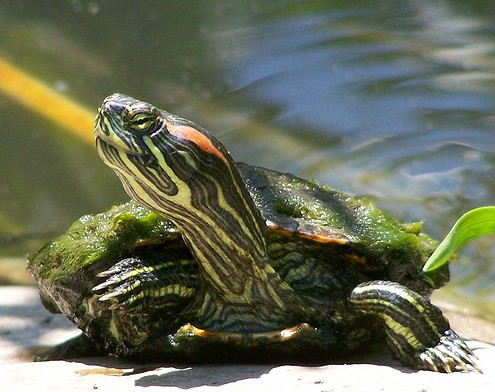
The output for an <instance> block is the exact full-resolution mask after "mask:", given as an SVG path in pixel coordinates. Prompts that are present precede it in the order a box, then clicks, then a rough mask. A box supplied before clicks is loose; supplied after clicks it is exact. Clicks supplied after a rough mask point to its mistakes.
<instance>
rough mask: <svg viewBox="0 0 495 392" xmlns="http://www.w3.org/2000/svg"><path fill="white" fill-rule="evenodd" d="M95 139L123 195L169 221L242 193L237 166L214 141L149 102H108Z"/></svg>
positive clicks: (125, 98)
mask: <svg viewBox="0 0 495 392" xmlns="http://www.w3.org/2000/svg"><path fill="white" fill-rule="evenodd" d="M95 137H96V145H97V150H98V153H99V155H100V157H101V158H102V159H103V161H104V162H105V163H106V164H107V165H108V166H110V167H111V168H112V169H113V170H114V171H115V172H116V173H117V175H118V176H119V178H120V179H121V181H122V183H123V185H124V188H125V190H126V191H127V193H128V194H129V195H130V196H131V197H132V198H134V199H136V200H137V201H138V202H140V203H141V204H143V205H145V206H147V207H148V208H150V209H152V210H155V211H157V212H160V213H162V214H164V215H166V216H167V217H169V218H171V219H172V220H174V218H175V219H176V220H178V221H179V220H180V219H179V216H180V215H181V214H180V213H179V214H177V210H178V209H179V210H182V209H185V208H187V207H194V205H195V204H203V205H204V204H207V203H208V201H214V200H218V198H219V197H224V198H226V199H236V197H234V195H229V194H228V193H229V192H232V191H233V192H238V193H239V192H242V190H241V191H240V188H243V184H242V180H241V178H240V175H239V173H238V171H237V169H236V167H235V163H234V162H233V160H232V158H231V157H230V155H229V153H228V152H227V150H226V149H225V148H224V147H223V146H222V145H221V144H220V142H218V140H216V139H215V138H214V137H213V136H212V135H211V134H210V133H209V132H207V131H206V130H204V129H202V128H200V127H198V126H196V125H195V124H193V123H192V122H190V121H188V120H185V119H182V118H180V117H177V116H173V115H171V114H169V113H167V112H165V111H163V110H160V109H158V108H156V107H154V106H153V105H151V104H149V103H147V102H142V101H139V100H136V99H134V98H132V97H129V96H126V95H123V94H113V95H111V96H109V97H107V98H106V99H105V101H104V102H103V104H102V106H101V107H100V109H99V112H98V116H97V119H96V123H95ZM243 196H245V195H243ZM237 199H238V197H237ZM178 205H180V207H178ZM215 209H216V208H215ZM176 223H177V224H178V225H179V226H180V222H176Z"/></svg>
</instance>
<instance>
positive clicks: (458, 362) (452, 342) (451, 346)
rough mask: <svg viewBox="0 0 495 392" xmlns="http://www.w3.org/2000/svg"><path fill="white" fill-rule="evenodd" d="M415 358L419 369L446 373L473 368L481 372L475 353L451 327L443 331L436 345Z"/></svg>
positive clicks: (466, 370)
mask: <svg viewBox="0 0 495 392" xmlns="http://www.w3.org/2000/svg"><path fill="white" fill-rule="evenodd" d="M417 358H418V368H420V369H425V370H432V371H435V372H441V371H444V372H446V373H452V372H453V371H455V370H460V371H464V372H469V371H472V370H475V371H477V372H479V373H483V372H482V371H481V369H480V368H479V366H478V364H477V360H478V358H477V357H476V355H475V354H474V353H473V352H472V351H471V349H470V348H469V347H468V346H467V344H466V343H465V342H464V341H463V340H462V339H461V338H460V337H459V336H458V335H457V334H456V333H455V332H454V331H453V330H452V329H449V330H447V331H445V332H444V334H443V336H441V337H440V340H439V342H438V343H437V345H436V346H434V347H429V348H427V349H426V350H424V351H423V352H421V353H420V354H418V357H417Z"/></svg>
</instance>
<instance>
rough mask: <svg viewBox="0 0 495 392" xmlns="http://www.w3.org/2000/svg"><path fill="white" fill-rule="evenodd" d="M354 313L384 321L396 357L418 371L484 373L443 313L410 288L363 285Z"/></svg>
mask: <svg viewBox="0 0 495 392" xmlns="http://www.w3.org/2000/svg"><path fill="white" fill-rule="evenodd" d="M350 303H351V306H352V308H353V310H354V311H356V312H358V313H362V314H366V315H371V316H374V317H377V318H379V319H381V320H382V321H383V324H384V329H385V334H386V336H387V341H388V343H389V346H390V348H391V350H392V353H393V354H394V356H395V357H397V358H398V359H399V360H400V361H401V362H403V363H404V364H406V365H408V366H411V367H413V368H417V369H425V370H432V371H444V372H448V373H450V372H452V371H455V370H463V371H468V370H470V369H472V370H476V371H479V372H481V370H480V369H479V367H478V365H477V364H476V360H477V358H476V356H475V355H474V354H473V352H472V351H471V350H470V349H469V348H468V347H467V345H466V343H465V342H464V341H463V340H462V339H461V338H460V337H459V336H458V335H457V334H456V333H455V332H454V331H453V330H452V329H451V328H450V325H449V322H448V321H447V319H446V318H445V317H444V316H443V314H442V312H441V310H440V309H438V308H437V307H436V306H435V305H433V304H432V303H431V302H430V301H429V299H427V298H424V297H423V296H421V295H419V294H418V293H416V292H414V291H412V290H410V289H408V288H407V287H405V286H403V285H401V284H398V283H394V282H388V281H372V282H366V283H362V284H360V285H358V286H356V287H355V288H354V290H352V292H351V295H350Z"/></svg>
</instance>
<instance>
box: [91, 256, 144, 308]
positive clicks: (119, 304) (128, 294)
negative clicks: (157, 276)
mask: <svg viewBox="0 0 495 392" xmlns="http://www.w3.org/2000/svg"><path fill="white" fill-rule="evenodd" d="M137 264H138V261H137V260H135V259H125V260H122V261H119V262H118V263H117V264H115V265H114V266H112V267H111V268H110V269H108V270H106V271H103V272H100V273H99V274H98V275H97V276H98V277H100V278H107V279H106V280H105V281H104V282H102V283H100V284H98V285H96V286H94V287H93V289H92V291H93V292H94V293H95V294H101V296H100V297H99V298H98V300H99V301H100V302H106V301H112V302H113V303H112V304H111V305H110V306H109V307H108V309H109V310H115V309H124V308H125V310H127V311H130V312H132V311H136V310H137V309H138V308H140V306H139V302H140V301H139V299H141V297H142V295H140V294H141V290H139V286H140V285H141V281H140V280H139V279H138V278H137V277H136V275H137V273H136V267H137ZM141 272H143V271H141Z"/></svg>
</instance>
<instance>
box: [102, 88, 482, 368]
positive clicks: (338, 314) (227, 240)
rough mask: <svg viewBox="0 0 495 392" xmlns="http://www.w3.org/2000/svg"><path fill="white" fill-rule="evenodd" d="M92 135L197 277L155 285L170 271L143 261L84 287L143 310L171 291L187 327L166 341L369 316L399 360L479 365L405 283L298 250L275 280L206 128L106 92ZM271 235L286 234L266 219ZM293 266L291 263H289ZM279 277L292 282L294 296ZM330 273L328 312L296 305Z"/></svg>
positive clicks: (241, 194) (246, 339) (248, 340)
mask: <svg viewBox="0 0 495 392" xmlns="http://www.w3.org/2000/svg"><path fill="white" fill-rule="evenodd" d="M95 136H96V145H97V149H98V153H99V155H100V156H101V158H102V159H103V161H104V162H105V163H106V164H107V165H108V166H109V167H111V168H112V169H113V170H114V171H115V172H116V173H117V175H118V176H119V178H120V179H121V181H122V183H123V186H124V188H125V189H126V191H127V193H128V194H129V195H130V196H131V197H132V198H133V199H135V200H136V201H138V202H139V203H141V204H142V205H144V206H146V207H148V208H150V209H151V210H154V211H156V212H158V213H159V214H162V215H163V216H165V217H167V218H169V219H170V220H171V221H173V222H174V223H175V224H176V225H177V227H178V228H179V230H180V232H181V233H182V235H183V238H184V240H185V242H186V244H187V245H188V247H189V248H190V250H191V251H192V253H193V255H194V257H195V260H196V261H197V263H198V274H197V276H199V279H198V280H199V283H198V285H197V286H195V287H194V288H193V287H191V286H189V285H187V284H183V283H181V282H175V281H172V282H166V283H161V284H160V285H158V286H156V285H155V284H154V283H153V282H152V283H149V281H148V280H146V276H147V274H148V273H149V272H152V273H153V274H154V275H155V277H157V276H158V277H159V276H162V272H160V271H167V269H168V268H169V265H168V263H166V262H165V263H164V264H160V263H156V264H153V267H152V268H151V270H149V271H148V270H147V269H146V267H144V268H143V267H141V266H132V267H131V268H127V267H126V266H123V271H120V270H119V268H117V271H115V269H114V268H112V269H111V270H109V271H105V272H104V273H102V274H101V276H102V277H108V279H107V281H106V282H104V283H102V284H100V285H98V286H97V287H96V288H95V290H96V291H98V290H102V291H105V290H107V289H109V290H108V294H105V295H103V296H102V297H100V298H101V299H102V300H104V301H105V300H117V303H116V304H115V305H113V306H112V308H118V307H122V308H123V309H125V310H126V309H136V302H138V305H137V310H138V311H139V309H140V308H139V306H140V305H139V301H148V304H145V305H143V309H150V308H156V307H157V306H156V303H157V302H164V303H165V306H164V308H165V309H166V308H167V306H168V305H169V304H174V303H177V300H178V299H184V300H190V301H192V302H191V303H190V304H189V306H188V307H187V308H186V309H185V310H184V311H181V312H180V315H178V316H180V319H181V320H182V321H184V320H187V322H188V323H189V322H190V323H193V324H194V325H191V324H185V325H184V326H183V327H182V328H179V330H178V331H177V333H176V334H175V335H170V336H169V338H170V339H171V340H170V341H171V342H174V341H178V340H176V339H179V340H180V339H183V338H186V339H189V338H190V337H191V336H192V335H194V336H196V337H198V338H204V339H205V340H208V341H210V342H211V341H217V342H233V343H235V344H240V345H244V346H250V345H253V344H257V343H256V342H258V343H263V342H270V341H277V340H280V341H285V340H286V339H287V340H289V339H293V338H294V339H296V338H297V336H298V333H296V332H297V331H302V332H301V333H302V334H305V333H306V332H307V331H309V332H310V333H311V334H312V335H311V339H313V338H315V339H317V338H324V335H325V334H323V335H321V336H320V335H319V332H318V331H319V329H315V328H312V327H311V326H309V325H307V324H304V321H309V320H310V319H311V320H313V321H314V320H320V321H319V322H318V321H317V322H316V323H317V325H316V327H320V325H319V324H318V323H322V324H325V318H330V319H332V320H331V322H332V323H334V324H332V323H331V324H330V328H329V330H328V332H330V335H331V334H332V332H333V330H332V328H333V327H332V326H334V327H335V329H337V330H339V329H340V327H343V328H342V331H346V332H345V333H346V334H347V335H345V336H341V335H339V336H341V337H342V338H343V339H348V342H351V343H352V342H354V340H356V339H358V341H359V336H361V335H362V333H363V332H369V331H365V330H366V329H367V327H368V326H370V324H369V320H365V319H367V318H368V317H366V316H372V317H375V318H378V319H381V320H382V321H383V325H384V330H385V333H386V336H387V340H388V342H389V345H390V347H391V349H392V351H393V353H394V354H395V355H396V356H397V357H398V358H399V359H400V360H401V361H402V362H403V363H405V364H408V365H410V366H412V367H417V368H424V369H430V370H435V371H441V370H444V371H447V372H450V371H451V370H454V369H456V368H460V369H463V370H466V369H468V368H474V369H476V370H479V368H478V367H477V366H476V363H475V362H474V358H475V356H474V355H473V353H472V352H471V351H470V350H469V348H468V347H467V346H466V345H465V343H464V342H463V341H462V340H461V339H459V338H458V337H457V335H456V334H455V333H454V332H453V331H452V330H451V329H450V327H449V323H448V321H447V320H446V319H445V318H444V317H443V315H442V314H441V312H440V310H439V309H438V308H436V307H435V306H434V305H432V304H431V303H430V302H429V301H428V300H427V299H424V298H423V297H421V296H420V295H419V294H417V293H415V292H413V291H411V290H409V289H408V288H407V287H405V286H402V285H400V284H398V283H393V282H387V281H373V282H367V283H362V284H360V285H358V286H356V287H354V289H352V291H351V289H350V287H352V286H353V285H355V284H357V283H358V282H359V281H362V280H357V279H358V277H357V275H356V276H355V278H356V279H354V275H352V274H347V272H349V271H347V270H345V274H344V275H345V276H344V275H337V273H338V272H336V271H328V274H325V273H323V272H325V271H326V270H327V268H328V265H323V264H322V269H321V270H319V269H317V268H314V267H311V268H310V267H308V266H309V264H307V256H308V255H307V254H305V252H304V250H303V252H302V253H301V258H297V260H294V261H293V262H292V263H288V264H287V268H284V267H283V266H280V265H279V266H278V267H279V272H280V273H281V275H282V276H283V277H284V281H282V279H281V278H280V276H279V275H278V274H277V273H276V272H275V271H274V269H273V267H272V266H271V264H270V260H269V257H268V255H267V245H266V240H265V235H266V233H265V231H266V225H265V222H264V221H263V219H262V218H261V215H260V212H259V211H258V209H257V208H256V206H255V205H254V203H253V200H252V199H251V197H250V195H249V193H248V191H247V189H246V187H245V185H244V183H243V181H242V178H241V176H240V174H239V171H238V169H237V167H236V165H235V163H234V162H233V160H232V158H231V157H230V155H229V154H228V152H227V151H226V150H225V148H224V147H223V146H222V145H221V144H220V142H218V141H217V140H216V139H215V138H213V137H212V136H211V135H210V134H209V133H208V132H206V131H205V130H203V129H201V128H199V127H197V126H195V125H194V124H193V123H191V122H189V121H187V120H184V119H181V118H178V117H175V116H172V115H170V114H168V113H167V112H164V111H161V110H159V109H157V108H155V107H153V106H152V105H150V104H148V103H144V102H140V101H137V100H135V99H133V98H131V97H127V96H124V95H121V94H114V95H112V96H110V97H108V98H107V99H106V100H105V101H104V103H103V105H102V107H101V108H100V111H99V114H98V117H97V119H96V125H95ZM322 200H325V199H324V198H323V199H322ZM271 233H272V234H275V235H276V234H282V235H283V234H284V233H285V234H286V235H287V234H291V232H290V231H288V230H287V229H286V228H284V227H277V226H275V227H272V228H271ZM295 234H296V235H297V236H298V237H299V239H302V238H303V237H306V238H307V239H310V240H312V241H313V242H319V243H338V244H341V245H342V244H346V243H347V241H346V239H345V238H334V237H329V238H327V237H326V236H318V235H316V236H315V235H313V233H312V231H311V230H310V231H309V233H308V234H309V236H306V235H304V234H303V233H301V232H296V233H295ZM294 244H295V243H294V242H292V245H294ZM282 246H285V247H286V246H287V244H285V245H282ZM271 247H272V248H273V243H272V244H271ZM272 250H273V249H272ZM348 257H349V259H352V262H353V263H354V264H359V263H365V262H366V260H365V259H362V258H359V257H356V256H355V255H353V254H350V255H349V256H348ZM273 261H274V264H276V260H273ZM278 261H280V260H278ZM286 261H289V260H286ZM299 262H301V263H302V264H299ZM118 264H119V263H118ZM298 266H299V267H300V269H297V268H295V267H298ZM172 268H173V267H172ZM308 268H310V269H311V273H309V271H308ZM284 270H286V271H285V273H284ZM341 271H343V270H341ZM194 276H196V275H194ZM164 277H165V276H164ZM165 278H166V277H165ZM285 279H287V281H289V282H290V283H291V285H292V287H295V288H296V289H298V290H299V291H298V292H297V295H296V294H295V293H294V291H293V289H292V288H290V287H289V286H288V284H287V283H285ZM418 279H419V278H418ZM330 281H332V282H336V283H332V288H334V287H335V288H336V289H337V290H334V291H332V292H331V293H330V297H331V298H329V299H328V298H317V300H316V302H317V303H318V304H324V305H325V306H327V308H325V309H320V308H319V307H318V305H310V303H309V302H308V301H305V303H304V304H303V303H302V301H303V300H302V299H301V298H304V294H305V293H309V294H310V295H309V297H311V296H314V295H315V294H314V293H315V292H317V290H318V284H321V289H322V293H324V294H323V295H322V297H325V295H328V294H329V291H328V284H329V282H330ZM351 281H352V282H351ZM335 291H338V293H336V292H335ZM344 292H345V293H344ZM349 292H350V297H349V298H347V293H349ZM341 295H342V296H344V297H345V298H343V297H342V296H341ZM316 296H317V295H316ZM115 297H118V298H115ZM309 297H308V298H309ZM348 300H349V301H348ZM150 303H152V304H151V305H150ZM303 310H304V312H303ZM308 315H312V316H315V317H313V318H311V317H308ZM318 316H321V317H320V318H318ZM362 316H365V317H364V318H363V317H362ZM361 319H362V320H361ZM182 321H181V323H182ZM313 321H312V322H313ZM347 321H349V322H351V323H352V328H354V329H356V330H357V331H356V332H357V334H356V335H353V332H354V331H353V330H352V329H351V330H349V329H346V328H349V327H348V325H346V324H347ZM361 321H362V323H363V327H364V328H363V330H362V331H361V330H360V329H359V328H360V326H359V325H358V324H359V323H360V322H361ZM301 323H302V324H301ZM339 324H340V325H339ZM294 325H296V327H294ZM371 325H373V323H371ZM323 326H324V325H323ZM198 327H199V328H198ZM324 329H325V328H324ZM324 329H323V330H324ZM338 333H339V331H337V335H338ZM343 333H344V332H343ZM337 335H336V336H337ZM363 336H364V335H363ZM326 338H327V339H328V336H327V337H326ZM330 340H332V338H331V339H330ZM339 343H342V342H339ZM138 345H139V342H138Z"/></svg>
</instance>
